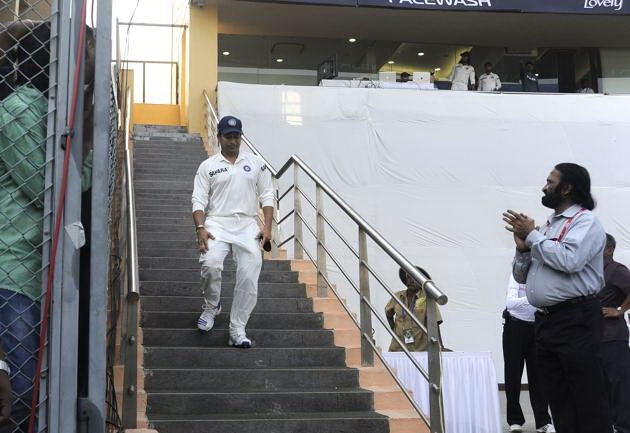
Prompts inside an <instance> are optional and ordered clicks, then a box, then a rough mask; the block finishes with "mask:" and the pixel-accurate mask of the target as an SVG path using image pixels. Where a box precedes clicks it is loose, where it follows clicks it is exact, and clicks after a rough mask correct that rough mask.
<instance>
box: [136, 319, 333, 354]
mask: <svg viewBox="0 0 630 433" xmlns="http://www.w3.org/2000/svg"><path fill="white" fill-rule="evenodd" d="M254 315H255V314H254ZM196 316H197V317H199V313H196ZM247 336H248V337H249V338H250V339H251V340H252V342H253V345H254V346H255V347H331V346H333V345H334V341H335V337H334V334H333V332H332V331H331V330H324V329H318V330H304V329H290V330H286V329H255V327H253V326H251V325H250V326H249V327H248V330H247ZM229 337H230V335H229V331H228V330H227V327H225V328H223V329H220V328H219V327H216V326H215V328H214V329H213V330H212V331H211V332H202V331H199V330H198V329H196V327H195V328H192V327H190V328H189V329H176V328H165V327H162V328H159V327H158V328H149V327H145V328H144V330H143V338H144V340H143V341H144V345H145V346H151V347H159V346H170V347H173V346H187V347H191V346H195V347H223V346H225V345H226V344H227V342H228V338H229Z"/></svg>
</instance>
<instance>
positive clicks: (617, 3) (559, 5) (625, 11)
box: [268, 0, 630, 15]
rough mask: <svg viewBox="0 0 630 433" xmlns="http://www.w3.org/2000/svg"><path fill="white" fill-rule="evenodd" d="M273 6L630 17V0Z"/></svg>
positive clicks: (405, 0)
mask: <svg viewBox="0 0 630 433" xmlns="http://www.w3.org/2000/svg"><path fill="white" fill-rule="evenodd" d="M268 1H269V0H268ZM271 2H274V3H295V4H313V5H329V6H355V7H356V6H359V7H360V6H368V7H385V8H396V9H426V10H446V11H477V12H526V13H557V14H591V15H630V0H271Z"/></svg>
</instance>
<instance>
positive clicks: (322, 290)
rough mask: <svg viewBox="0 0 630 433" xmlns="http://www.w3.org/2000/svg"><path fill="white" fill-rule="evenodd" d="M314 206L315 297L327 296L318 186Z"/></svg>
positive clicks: (322, 195)
mask: <svg viewBox="0 0 630 433" xmlns="http://www.w3.org/2000/svg"><path fill="white" fill-rule="evenodd" d="M315 205H316V207H317V296H319V297H320V298H325V297H327V296H328V286H327V284H326V277H328V271H327V269H326V250H325V249H324V245H325V244H326V221H324V192H323V191H322V189H321V187H320V186H319V185H316V187H315Z"/></svg>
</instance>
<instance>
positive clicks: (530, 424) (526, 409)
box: [499, 391, 536, 433]
mask: <svg viewBox="0 0 630 433" xmlns="http://www.w3.org/2000/svg"><path fill="white" fill-rule="evenodd" d="M499 399H500V400H501V422H502V423H503V432H504V433H507V432H509V431H510V426H508V425H507V421H506V419H505V412H506V409H505V408H506V402H505V392H504V391H499ZM520 401H521V408H522V409H523V415H525V425H524V426H523V432H526V433H535V432H536V425H535V424H534V413H533V411H532V405H531V404H530V403H529V392H528V391H521V398H520Z"/></svg>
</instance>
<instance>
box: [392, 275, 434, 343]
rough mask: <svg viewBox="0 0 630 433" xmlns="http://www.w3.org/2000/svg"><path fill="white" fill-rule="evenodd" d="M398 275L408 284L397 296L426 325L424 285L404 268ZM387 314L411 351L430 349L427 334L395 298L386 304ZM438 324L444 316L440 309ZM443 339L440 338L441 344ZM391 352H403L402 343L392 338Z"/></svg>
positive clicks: (428, 277) (398, 335) (394, 328)
mask: <svg viewBox="0 0 630 433" xmlns="http://www.w3.org/2000/svg"><path fill="white" fill-rule="evenodd" d="M416 269H417V270H418V271H419V272H420V273H421V274H422V275H424V276H425V277H426V278H427V279H429V280H430V279H431V276H429V274H428V273H427V272H426V271H425V270H424V269H422V268H420V267H418V266H416ZM398 277H399V278H400V281H401V282H402V283H403V284H404V285H405V286H407V289H406V290H401V291H400V292H396V293H395V296H396V298H398V299H399V300H400V301H401V302H403V303H404V304H405V305H406V306H407V308H409V310H411V312H413V314H414V316H415V317H416V318H417V319H418V320H419V321H420V323H422V324H423V325H425V326H426V324H427V295H426V293H425V292H424V290H423V289H422V286H421V285H420V284H419V283H418V282H417V281H416V280H414V279H413V278H412V277H410V276H409V275H407V273H406V272H405V270H404V269H402V268H400V270H399V271H398ZM385 316H386V317H387V322H388V323H389V326H390V328H391V329H392V331H394V333H395V334H396V336H397V337H398V338H399V339H400V340H401V341H402V342H403V343H405V347H406V348H407V350H409V351H410V352H424V351H426V350H428V347H429V340H428V337H427V335H426V334H425V333H424V332H423V331H422V329H420V327H419V326H418V325H417V324H416V323H415V322H414V321H413V319H412V318H410V317H409V315H408V314H407V313H406V312H405V311H404V310H403V309H402V307H401V306H400V304H399V303H398V302H396V301H395V300H394V299H391V300H390V301H389V302H388V303H387V305H386V306H385ZM437 316H438V325H439V324H440V323H442V316H441V314H440V311H439V310H438V314H437ZM441 343H442V339H441V338H440V344H441ZM389 351H390V352H402V348H401V347H400V344H398V342H397V341H396V340H395V339H394V338H392V342H391V344H390V346H389Z"/></svg>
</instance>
